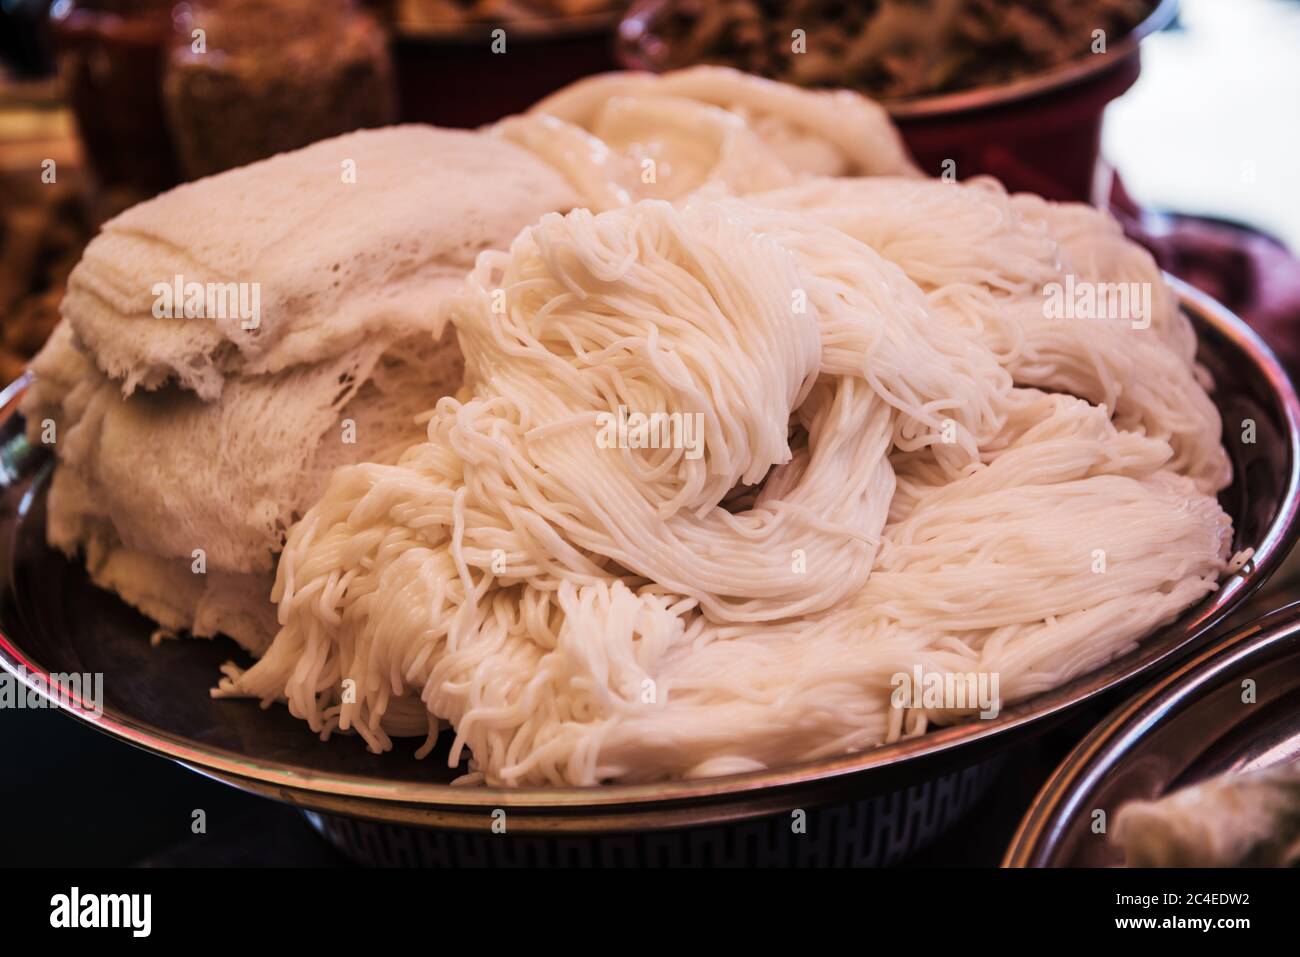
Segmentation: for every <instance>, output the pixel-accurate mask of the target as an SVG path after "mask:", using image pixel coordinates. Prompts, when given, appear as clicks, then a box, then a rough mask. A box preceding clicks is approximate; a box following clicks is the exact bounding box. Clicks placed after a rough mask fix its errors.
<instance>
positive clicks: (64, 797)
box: [0, 0, 1300, 864]
mask: <svg viewBox="0 0 1300 957" xmlns="http://www.w3.org/2000/svg"><path fill="white" fill-rule="evenodd" d="M696 63H719V64H726V65H730V66H735V67H738V68H740V69H743V70H747V71H750V72H754V73H759V74H762V75H765V76H769V77H772V78H775V79H780V80H783V81H787V82H791V83H797V84H800V85H805V86H810V87H848V88H852V89H856V90H859V91H862V92H864V93H866V94H868V95H870V96H873V97H876V98H878V99H880V100H881V101H882V102H884V103H885V104H886V106H887V107H888V108H889V110H890V111H891V113H892V114H893V115H894V118H895V120H896V122H897V123H898V124H899V126H900V128H901V129H902V132H903V135H904V136H905V138H906V139H907V141H908V144H909V146H910V147H911V148H912V150H913V152H914V154H915V155H916V157H917V160H918V162H919V163H920V164H921V165H922V167H923V168H924V169H925V170H926V172H927V173H929V174H931V175H941V174H947V175H955V176H956V177H957V178H966V177H970V176H975V175H979V174H991V175H994V176H997V177H998V178H999V179H1001V180H1002V181H1003V182H1004V183H1006V185H1007V186H1008V187H1010V188H1011V189H1021V190H1031V191H1034V192H1037V193H1041V194H1042V195H1045V196H1047V197H1049V198H1052V199H1057V200H1075V201H1080V202H1091V203H1094V204H1096V205H1099V206H1103V207H1106V208H1109V209H1110V210H1111V211H1112V212H1113V213H1114V214H1115V215H1116V216H1117V217H1119V218H1120V220H1121V221H1122V222H1123V224H1124V226H1125V228H1126V230H1127V231H1128V233H1129V234H1130V235H1131V236H1132V237H1133V238H1134V239H1136V240H1137V241H1139V242H1142V243H1144V244H1145V245H1146V246H1147V247H1148V248H1150V249H1151V250H1152V252H1153V253H1154V254H1155V255H1156V257H1157V259H1158V260H1159V261H1160V263H1161V265H1162V266H1164V268H1166V269H1167V270H1169V271H1170V272H1172V273H1175V274H1177V275H1180V276H1182V277H1183V278H1185V279H1187V280H1189V281H1190V282H1192V283H1193V284H1195V285H1197V286H1199V287H1201V288H1203V289H1205V290H1206V291H1207V292H1209V293H1210V294H1212V295H1213V296H1215V297H1216V298H1218V299H1219V300H1220V301H1222V302H1223V303H1225V304H1226V305H1227V306H1228V307H1229V308H1231V309H1233V310H1234V311H1235V312H1237V313H1238V314H1239V315H1241V316H1242V317H1243V318H1245V319H1246V320H1247V321H1248V322H1250V323H1251V324H1252V325H1253V326H1254V327H1255V328H1256V329H1257V330H1259V331H1260V333H1261V334H1262V335H1263V336H1264V337H1265V339H1266V340H1267V341H1268V342H1269V343H1270V344H1271V345H1272V346H1273V348H1274V350H1275V351H1276V352H1278V354H1279V355H1280V356H1281V357H1282V359H1283V360H1284V361H1285V362H1286V363H1288V365H1289V366H1290V367H1291V368H1292V369H1293V370H1294V369H1296V368H1300V265H1297V261H1296V259H1295V255H1294V251H1295V250H1297V249H1300V181H1298V176H1297V173H1298V172H1300V166H1298V165H1297V157H1298V156H1300V2H1296V0H1182V3H1181V4H1180V3H1178V2H1176V0H861V2H857V3H846V2H843V0H639V2H636V3H632V4H630V5H629V4H627V3H620V2H616V0H369V2H359V0H358V2H354V0H193V2H188V3H171V2H165V0H54V2H50V0H0V379H3V380H4V382H8V381H11V380H12V379H14V378H16V377H17V376H18V375H19V374H20V373H21V372H22V370H23V368H24V366H25V364H26V362H27V360H28V359H29V358H30V357H31V356H32V355H33V354H34V353H35V351H36V350H37V349H39V348H40V346H41V344H42V343H43V342H44V340H45V338H46V337H47V336H48V335H49V333H50V331H51V329H52V328H53V326H54V324H55V323H56V322H57V321H58V306H59V301H60V299H61V298H62V294H63V286H64V283H65V281H66V278H67V275H68V273H69V271H70V270H71V269H72V267H73V266H74V265H75V264H76V262H77V260H78V258H79V257H80V254H81V250H82V248H83V247H84V245H85V243H86V242H87V241H88V240H89V239H90V237H91V236H92V235H93V234H94V231H95V229H96V228H97V226H98V225H99V224H100V223H102V222H104V221H105V220H106V219H108V218H110V217H111V216H113V215H115V214H116V213H118V212H120V211H121V210H123V209H125V208H126V207H128V206H130V205H131V204H133V203H135V202H138V201H140V200H142V199H145V198H148V197H150V196H152V195H155V194H157V193H158V192H161V191H163V190H166V189H169V188H171V187H173V186H175V185H177V184H179V183H182V182H185V181H187V180H191V179H196V178H199V177H202V176H207V175H211V174H213V173H217V172H220V171H221V170H224V169H229V168H231V167H234V166H239V165H243V164H246V163H249V162H253V161H255V160H258V159H261V158H264V157H267V156H271V155H274V154H275V153H278V152H281V151H283V150H288V149H294V148H297V147H300V146H304V145H306V144H308V143H311V142H314V141H316V140H318V139H322V138H325V137H329V136H335V135H338V134H340V133H344V132H347V131H350V130H353V129H357V128H362V127H373V126H381V125H385V124H388V123H393V122H398V121H418V122H430V123H437V124H440V125H447V126H462V127H472V126H477V125H480V124H483V123H488V122H491V121H493V120H495V119H497V118H499V117H501V116H504V115H506V114H508V113H513V112H518V111H521V110H524V109H526V108H527V107H528V106H529V105H531V104H532V103H533V102H535V101H536V100H537V99H539V98H541V97H542V96H544V95H546V94H547V93H549V92H551V91H553V90H555V89H558V88H560V87H562V86H564V85H566V84H568V83H570V82H572V81H573V80H575V79H578V78H580V77H582V76H585V75H589V74H592V73H598V72H602V71H605V70H610V69H619V68H625V69H647V70H668V69H676V68H681V67H685V66H690V65H693V64H696ZM1298 580H1300V574H1298V573H1297V572H1296V570H1295V569H1294V567H1293V568H1292V569H1290V570H1287V571H1284V573H1283V574H1281V575H1279V576H1278V578H1277V579H1275V581H1274V582H1273V583H1272V584H1271V585H1270V586H1269V593H1267V594H1265V595H1263V596H1260V597H1259V598H1257V599H1256V600H1255V604H1254V605H1253V606H1252V609H1248V610H1247V611H1246V612H1243V613H1242V616H1241V617H1242V618H1244V617H1249V616H1250V615H1253V614H1256V613H1257V612H1258V610H1259V609H1260V608H1262V607H1263V606H1265V605H1270V604H1271V605H1276V604H1280V603H1281V601H1282V597H1283V596H1281V595H1279V593H1287V594H1289V596H1290V597H1297V596H1298V595H1300V587H1297V585H1296V582H1297V581H1298ZM1096 717H1097V714H1095V713H1093V714H1089V715H1085V716H1083V717H1082V718H1081V719H1080V720H1079V721H1078V722H1075V723H1074V724H1072V725H1070V726H1067V727H1064V728H1060V729H1058V730H1056V731H1054V732H1052V733H1050V734H1049V735H1047V736H1046V737H1044V738H1043V739H1042V741H1041V742H1040V744H1039V746H1038V747H1037V748H1035V749H1026V752H1025V753H1024V754H1022V755H1018V756H1017V758H1016V759H1015V760H1013V761H1012V762H1010V763H1009V764H1008V766H1007V767H1006V768H1005V769H1004V770H1003V772H1002V775H1003V779H1002V780H1001V781H1000V782H999V783H998V785H997V786H995V787H993V788H992V789H991V794H992V795H994V797H992V798H990V799H988V800H987V801H986V802H985V805H984V806H982V807H981V808H979V809H978V810H977V811H976V813H974V814H972V815H970V816H969V817H968V818H967V819H966V820H965V822H963V823H962V824H961V825H959V826H958V829H957V830H955V831H954V832H952V833H951V834H949V835H948V836H947V837H945V838H944V839H942V840H941V841H940V842H939V843H937V844H936V845H934V846H932V847H931V848H930V849H929V850H927V851H926V852H925V853H924V856H923V857H922V858H921V859H919V860H917V861H915V862H914V863H918V864H994V863H996V862H997V859H998V857H999V855H1000V852H1001V850H1002V848H1004V847H1005V846H1006V843H1007V840H1008V838H1009V836H1010V834H1011V832H1012V830H1013V829H1014V827H1015V824H1016V823H1017V822H1018V820H1019V818H1020V815H1021V813H1022V811H1023V809H1024V807H1025V806H1026V804H1027V803H1028V802H1029V800H1030V799H1031V798H1032V796H1033V794H1034V792H1035V791H1036V790H1037V788H1038V786H1039V785H1040V784H1041V783H1042V781H1043V780H1044V779H1045V777H1046V776H1047V774H1048V773H1049V772H1050V770H1051V768H1052V767H1053V766H1054V765H1055V763H1056V762H1057V760H1059V758H1060V757H1061V756H1062V755H1063V754H1064V753H1065V751H1066V750H1068V748H1069V747H1071V746H1072V745H1073V744H1074V743H1075V741H1077V739H1078V737H1079V736H1080V735H1081V733H1082V729H1083V728H1086V727H1087V726H1088V724H1089V722H1091V721H1094V720H1095V719H1096ZM0 749H2V751H0V754H2V757H0V761H3V768H4V771H3V773H0V813H3V814H4V816H5V818H6V819H8V820H10V821H14V820H17V821H22V822H24V824H25V825H28V826H25V827H23V828H11V829H10V831H9V833H8V834H7V836H6V843H5V845H4V848H3V850H0V863H8V864H35V863H50V864H74V863H92V864H142V863H143V864H189V863H262V864H277V863H279V864H288V863H295V864H341V863H344V862H343V860H342V858H340V857H339V856H338V855H337V853H336V852H335V851H333V850H331V849H329V848H328V846H327V845H326V844H325V843H324V842H323V841H322V840H320V839H319V838H318V837H317V836H316V835H315V833H314V831H312V829H311V827H310V825H309V824H308V823H307V821H306V820H305V819H304V818H302V817H301V816H299V815H297V814H295V813H294V812H292V811H290V810H288V809H287V808H284V807H281V806H278V805H272V804H270V803H269V802H265V801H262V800H260V799H257V798H252V797H248V796H245V795H242V794H239V793H238V792H235V791H232V790H230V789H228V788H226V787H225V786H223V785H219V784H215V783H212V782H209V781H207V780H205V779H203V778H200V777H199V776H198V775H195V774H192V773H190V772H188V771H186V770H184V769H181V768H179V767H177V766H175V765H171V764H168V763H167V762H164V761H162V760H161V759H156V758H153V757H151V756H148V755H145V754H143V753H140V752H135V751H132V750H131V749H129V748H128V747H126V746H124V745H120V744H116V743H113V742H110V741H109V740H108V739H106V738H101V737H99V736H98V735H97V734H96V733H95V732H93V731H90V730H87V729H85V728H84V727H82V726H79V725H77V724H75V723H74V722H73V721H70V720H67V719H66V718H63V717H61V716H58V715H56V714H54V713H52V712H45V711H24V710H13V709H3V710H0ZM194 808H203V809H205V810H206V811H207V812H208V819H209V821H210V822H211V824H210V827H209V831H208V833H207V834H206V835H193V834H192V833H191V831H190V820H191V817H190V811H191V809H194Z"/></svg>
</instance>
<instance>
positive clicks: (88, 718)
mask: <svg viewBox="0 0 1300 957" xmlns="http://www.w3.org/2000/svg"><path fill="white" fill-rule="evenodd" d="M1165 280H1166V282H1168V283H1169V284H1170V285H1171V287H1172V288H1173V289H1174V291H1175V292H1176V293H1177V295H1178V297H1179V300H1180V304H1181V307H1182V308H1183V309H1184V311H1186V312H1189V313H1192V314H1195V315H1197V316H1199V317H1200V318H1201V319H1203V320H1204V321H1205V322H1206V323H1207V324H1208V325H1210V326H1211V327H1213V328H1214V329H1215V330H1216V331H1217V333H1219V334H1220V335H1222V336H1224V337H1226V338H1228V339H1230V340H1231V341H1232V342H1233V343H1234V344H1235V345H1236V347H1237V348H1238V349H1240V350H1241V351H1242V352H1243V353H1244V354H1245V355H1246V356H1247V357H1249V359H1250V360H1251V362H1252V364H1253V366H1254V369H1253V373H1254V374H1256V375H1258V376H1260V377H1262V378H1264V379H1265V380H1266V381H1267V385H1268V389H1269V391H1270V392H1271V393H1272V394H1273V395H1274V397H1275V398H1276V400H1277V402H1278V404H1279V405H1280V407H1281V412H1282V415H1283V417H1284V420H1285V421H1284V422H1283V423H1282V426H1283V431H1284V432H1285V439H1284V441H1285V442H1287V444H1288V445H1289V450H1288V451H1289V456H1290V471H1289V474H1288V475H1287V476H1286V483H1285V491H1284V493H1283V495H1282V496H1281V499H1280V501H1279V503H1278V511H1277V515H1276V516H1275V518H1274V520H1273V523H1272V525H1271V526H1270V527H1269V529H1268V531H1267V533H1266V534H1265V535H1264V537H1263V539H1262V540H1261V541H1260V542H1259V543H1258V544H1257V545H1256V546H1255V547H1256V554H1255V557H1254V559H1253V560H1252V561H1253V569H1252V571H1251V573H1250V574H1249V576H1248V577H1247V578H1243V577H1242V576H1241V575H1240V574H1234V575H1231V576H1228V577H1226V578H1225V579H1224V580H1223V581H1222V582H1221V584H1220V587H1219V589H1218V591H1216V592H1214V593H1212V595H1211V596H1208V597H1207V598H1206V599H1204V600H1202V602H1201V603H1199V604H1198V605H1197V606H1193V608H1191V609H1189V610H1188V613H1185V615H1184V616H1183V617H1182V618H1180V619H1179V620H1177V621H1175V622H1174V623H1172V624H1170V625H1168V626H1166V627H1164V628H1162V629H1159V630H1157V631H1156V632H1155V633H1153V634H1151V635H1149V636H1148V637H1147V638H1146V639H1144V640H1143V641H1142V642H1141V643H1140V644H1139V645H1138V647H1137V648H1136V649H1135V650H1133V651H1131V652H1129V653H1127V654H1125V655H1123V656H1121V657H1119V658H1117V659H1114V660H1113V661H1111V662H1109V663H1108V664H1106V665H1103V666H1102V667H1101V668H1098V669H1095V670H1093V671H1091V672H1089V673H1087V674H1084V675H1081V676H1079V677H1077V678H1075V679H1073V680H1072V681H1069V682H1067V683H1066V684H1064V685H1061V686H1060V687H1057V688H1054V689H1052V690H1050V691H1046V692H1043V693H1042V694H1039V695H1036V696H1034V697H1032V698H1029V699H1027V700H1025V701H1023V702H1019V703H1017V704H1016V705H1013V706H1011V707H1009V708H1006V709H1004V710H1003V711H1002V713H1001V714H1000V715H999V716H998V717H997V718H995V719H992V720H987V721H977V722H969V723H965V724H958V725H954V726H951V727H945V728H940V729H938V730H935V731H931V732H928V733H926V734H925V735H922V736H920V737H916V738H909V739H905V740H902V741H897V742H893V743H891V744H885V745H881V746H879V747H876V748H873V749H870V750H867V751H861V752H856V753H853V754H846V755H840V756H836V757H831V758H822V759H819V760H816V761H810V762H804V763H801V764H796V765H787V766H782V767H778V768H773V769H767V770H762V771H752V772H747V773H744V774H733V775H726V776H720V777H713V778H700V779H692V780H684V781H666V782H659V783H654V784H611V785H600V786H594V787H520V788H503V787H487V786H484V787H456V786H452V785H447V784H437V783H424V782H411V781H396V780H389V781H385V780H383V779H380V778H371V777H365V776H361V775H341V774H329V773H324V772H319V771H313V770H307V769H303V768H301V767H298V766H295V765H291V764H285V763H282V762H271V761H260V760H256V759H250V758H247V757H244V756H242V755H239V754H236V753H234V752H231V751H226V750H224V749H219V748H211V747H205V746H200V745H196V744H195V743H194V742H193V741H191V740H189V739H186V738H183V737H180V736H177V735H174V734H172V733H170V732H167V731H164V730H162V729H160V728H157V727H154V726H152V725H149V724H147V723H144V722H139V721H137V720H135V719H134V718H132V717H131V716H130V715H127V714H121V713H117V712H116V711H112V710H110V709H104V711H103V713H102V714H99V715H96V714H94V713H92V712H89V711H83V710H78V709H75V708H65V710H67V711H68V712H69V713H70V714H72V715H74V716H75V717H76V718H78V719H79V720H81V721H84V722H86V723H87V724H89V725H91V726H93V727H95V728H97V729H98V730H100V731H103V732H105V733H107V734H110V735H113V736H114V737H117V738H119V739H121V740H123V741H126V742H128V743H130V744H134V745H136V746H137V747H140V748H144V749H145V750H147V751H151V752H153V753H155V754H159V755H162V756H164V757H167V758H170V759H172V760H175V761H179V762H181V763H183V764H185V765H187V766H189V767H191V768H193V769H194V770H197V771H199V772H200V773H203V774H207V775H210V776H214V777H217V778H220V779H221V780H224V781H227V782H228V783H232V784H235V785H236V786H241V787H248V788H250V789H253V790H257V791H259V792H262V793H272V794H274V795H277V796H279V797H281V798H282V799H285V800H294V801H295V802H296V803H300V804H302V805H303V806H308V807H311V806H313V797H312V795H321V797H322V798H323V797H325V796H329V797H330V798H332V799H334V800H337V799H345V800H351V801H355V802H359V804H360V806H361V807H362V808H364V806H365V805H366V804H367V803H373V804H375V805H376V806H377V807H378V806H379V805H383V806H386V807H387V808H388V810H387V811H386V812H385V813H394V812H395V811H396V806H397V805H406V806H415V807H418V808H450V809H459V810H463V811H477V812H483V811H487V810H490V809H497V808H517V809H534V810H542V811H551V812H554V813H558V814H566V815H581V814H584V813H588V814H593V815H599V814H602V813H603V814H609V813H619V812H622V811H625V810H626V809H628V808H630V807H635V806H645V805H653V806H656V807H670V806H673V805H678V804H691V803H697V804H698V803H701V802H704V803H707V802H711V801H713V802H726V801H728V800H733V801H734V800H744V799H746V798H747V797H750V796H756V795H757V794H759V793H760V792H765V791H768V790H769V789H774V788H795V787H800V786H812V785H815V784H825V783H827V782H830V781H832V780H834V779H839V778H845V777H847V776H857V775H861V774H865V773H868V772H872V771H878V770H883V769H886V768H890V769H896V768H897V767H898V766H899V765H901V764H904V763H906V762H909V761H919V760H920V759H923V758H932V757H934V756H936V755H943V754H948V753H951V752H954V751H955V750H957V749H959V748H966V747H968V746H970V745H973V744H975V743H976V742H988V741H992V740H994V739H995V738H1003V737H1005V736H1007V735H1008V733H1009V732H1012V731H1015V730H1017V729H1022V728H1025V727H1027V726H1029V725H1031V724H1034V723H1036V722H1040V721H1042V720H1044V719H1047V718H1050V717H1052V716H1055V715H1060V714H1062V713H1064V712H1066V711H1069V710H1072V709H1073V708H1075V707H1077V706H1079V705H1082V704H1083V703H1084V702H1086V701H1088V700H1090V699H1092V698H1094V697H1096V696H1097V695H1100V694H1103V693H1104V692H1106V691H1108V690H1109V689H1111V688H1113V687H1115V686H1117V685H1119V684H1121V683H1123V682H1125V681H1127V680H1128V679H1130V678H1132V677H1134V676H1135V675H1137V674H1139V673H1141V672H1144V671H1146V670H1148V669H1150V668H1152V667H1154V666H1155V665H1157V664H1158V663H1159V662H1161V661H1165V660H1167V659H1168V658H1170V657H1171V656H1173V655H1175V654H1176V653H1178V652H1179V651H1180V650H1183V649H1185V648H1186V647H1187V646H1188V645H1190V644H1192V643H1193V642H1195V641H1197V640H1199V639H1200V638H1202V637H1204V635H1205V634H1206V633H1207V632H1208V631H1209V630H1210V629H1211V628H1212V627H1214V626H1215V625H1217V624H1218V623H1219V622H1221V621H1222V619H1223V617H1224V616H1225V615H1226V614H1227V613H1228V612H1229V611H1230V610H1231V609H1232V608H1234V607H1236V606H1237V605H1239V604H1240V603H1241V602H1242V601H1243V600H1244V599H1245V598H1246V597H1247V596H1248V595H1249V594H1250V593H1251V592H1252V591H1253V590H1254V589H1255V588H1256V587H1258V585H1260V584H1262V583H1263V582H1264V581H1265V580H1266V579H1267V578H1268V576H1269V575H1270V574H1271V573H1272V572H1273V570H1274V569H1275V568H1276V567H1277V565H1278V564H1279V563H1280V562H1281V560H1282V559H1283V558H1284V557H1285V555H1286V548H1285V547H1284V546H1285V545H1288V544H1289V543H1290V540H1291V537H1292V533H1293V532H1294V530H1295V528H1296V525H1297V517H1298V516H1300V399H1297V397H1296V393H1295V391H1294V389H1293V387H1292V385H1291V382H1290V380H1289V378H1288V376H1287V374H1286V372H1285V371H1283V369H1282V367H1281V365H1280V364H1279V362H1278V360H1277V359H1276V357H1275V356H1274V355H1273V354H1272V352H1271V351H1270V350H1269V348H1268V347H1267V346H1266V345H1265V344H1264V343H1263V341H1262V340H1261V339H1260V338H1259V337H1258V336H1257V335H1256V334H1255V333H1254V332H1253V331H1252V330H1251V329H1250V328H1249V327H1248V326H1247V325H1246V324H1245V323H1244V322H1243V321H1242V320H1241V319H1239V318H1237V317H1236V316H1235V315H1233V314H1232V313H1231V312H1230V311H1229V310H1227V309H1226V308H1225V307H1223V306H1221V305H1220V304H1219V303H1217V302H1216V301H1215V300H1213V299H1212V298H1210V297H1209V296H1207V295H1206V294H1204V293H1201V292H1199V291H1197V290H1195V289H1193V288H1192V287H1191V286H1189V285H1187V284H1186V283H1184V282H1182V281H1180V280H1178V279H1175V278H1174V277H1172V276H1168V275H1166V276H1165ZM25 385H26V380H25V379H19V380H18V381H16V382H14V383H12V384H11V385H10V386H9V387H8V388H6V389H5V390H4V391H3V392H2V393H0V423H2V422H3V421H5V420H6V419H7V418H8V417H9V416H11V415H12V414H13V411H14V406H15V405H16V400H17V397H18V395H19V394H21V391H22V388H23V387H24V386H25ZM1207 603H1208V607H1205V606H1206V605H1207ZM0 667H3V668H4V669H5V670H6V671H9V672H10V673H11V674H14V675H15V676H16V677H18V679H19V680H21V681H23V682H24V684H26V685H27V686H28V687H29V688H31V689H32V690H33V691H35V692H36V693H38V694H41V695H42V696H43V697H45V698H46V700H51V699H50V697H49V695H48V694H47V693H46V689H45V682H44V680H43V679H45V678H48V673H47V671H46V669H44V668H42V667H41V666H40V665H39V664H37V663H36V662H34V661H32V660H31V659H30V658H29V657H28V656H27V655H26V654H25V653H24V652H23V651H22V649H20V648H19V647H18V646H17V645H15V644H14V643H13V641H12V640H11V639H10V638H9V636H8V635H6V634H4V633H3V632H0ZM52 703H55V704H57V703H58V702H57V701H53V702H52ZM307 733H308V732H307V730H306V729H305V728H304V734H307ZM338 744H339V746H343V747H346V746H349V745H354V746H359V745H358V743H357V742H355V741H351V742H338ZM322 809H323V810H330V808H322Z"/></svg>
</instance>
